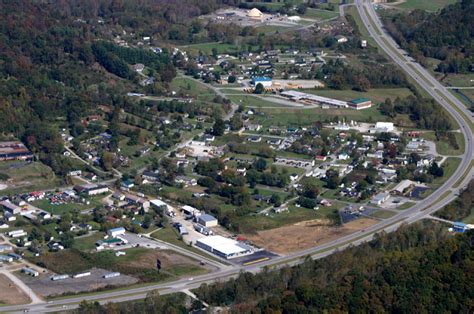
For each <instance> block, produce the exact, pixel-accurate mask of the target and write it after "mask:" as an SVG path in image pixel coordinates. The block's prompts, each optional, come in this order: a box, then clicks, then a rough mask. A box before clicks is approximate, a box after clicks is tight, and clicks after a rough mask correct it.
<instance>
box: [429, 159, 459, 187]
mask: <svg viewBox="0 0 474 314" xmlns="http://www.w3.org/2000/svg"><path fill="white" fill-rule="evenodd" d="M460 163H461V158H458V157H448V158H447V159H446V160H445V161H444V162H443V164H442V165H441V166H442V168H443V170H444V175H443V176H442V177H439V178H436V179H434V180H433V184H442V183H443V182H445V181H446V180H447V179H448V178H449V177H451V176H452V175H453V173H454V172H455V171H456V169H457V168H458V166H459V164H460Z"/></svg>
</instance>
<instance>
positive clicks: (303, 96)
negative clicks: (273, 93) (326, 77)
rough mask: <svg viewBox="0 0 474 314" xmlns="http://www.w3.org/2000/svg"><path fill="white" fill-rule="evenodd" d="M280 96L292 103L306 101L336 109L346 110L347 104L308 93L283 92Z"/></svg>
mask: <svg viewBox="0 0 474 314" xmlns="http://www.w3.org/2000/svg"><path fill="white" fill-rule="evenodd" d="M280 95H281V96H284V97H288V98H290V99H291V100H294V101H306V102H311V103H315V104H320V105H323V104H325V105H330V106H335V107H338V108H348V107H349V103H348V102H347V101H342V100H337V99H332V98H327V97H322V96H317V95H313V94H308V93H302V92H297V91H294V90H288V91H283V92H281V93H280Z"/></svg>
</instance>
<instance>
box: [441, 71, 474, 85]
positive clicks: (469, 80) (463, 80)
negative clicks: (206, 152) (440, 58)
mask: <svg viewBox="0 0 474 314" xmlns="http://www.w3.org/2000/svg"><path fill="white" fill-rule="evenodd" d="M443 84H445V85H446V86H455V87H472V86H474V74H472V73H470V74H448V75H447V76H446V78H445V79H444V80H443Z"/></svg>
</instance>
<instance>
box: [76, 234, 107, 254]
mask: <svg viewBox="0 0 474 314" xmlns="http://www.w3.org/2000/svg"><path fill="white" fill-rule="evenodd" d="M104 235H105V233H103V232H96V233H92V234H89V235H88V236H84V237H81V238H79V239H77V238H76V239H74V244H73V246H72V247H73V248H74V249H76V250H79V251H90V250H93V249H95V247H96V246H95V243H96V242H97V241H99V240H102V239H103V238H104Z"/></svg>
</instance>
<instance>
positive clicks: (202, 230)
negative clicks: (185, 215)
mask: <svg viewBox="0 0 474 314" xmlns="http://www.w3.org/2000/svg"><path fill="white" fill-rule="evenodd" d="M194 230H196V231H197V232H199V233H202V234H204V235H206V236H209V235H212V234H214V233H213V232H212V230H210V229H208V228H206V227H204V226H203V225H200V224H194Z"/></svg>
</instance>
